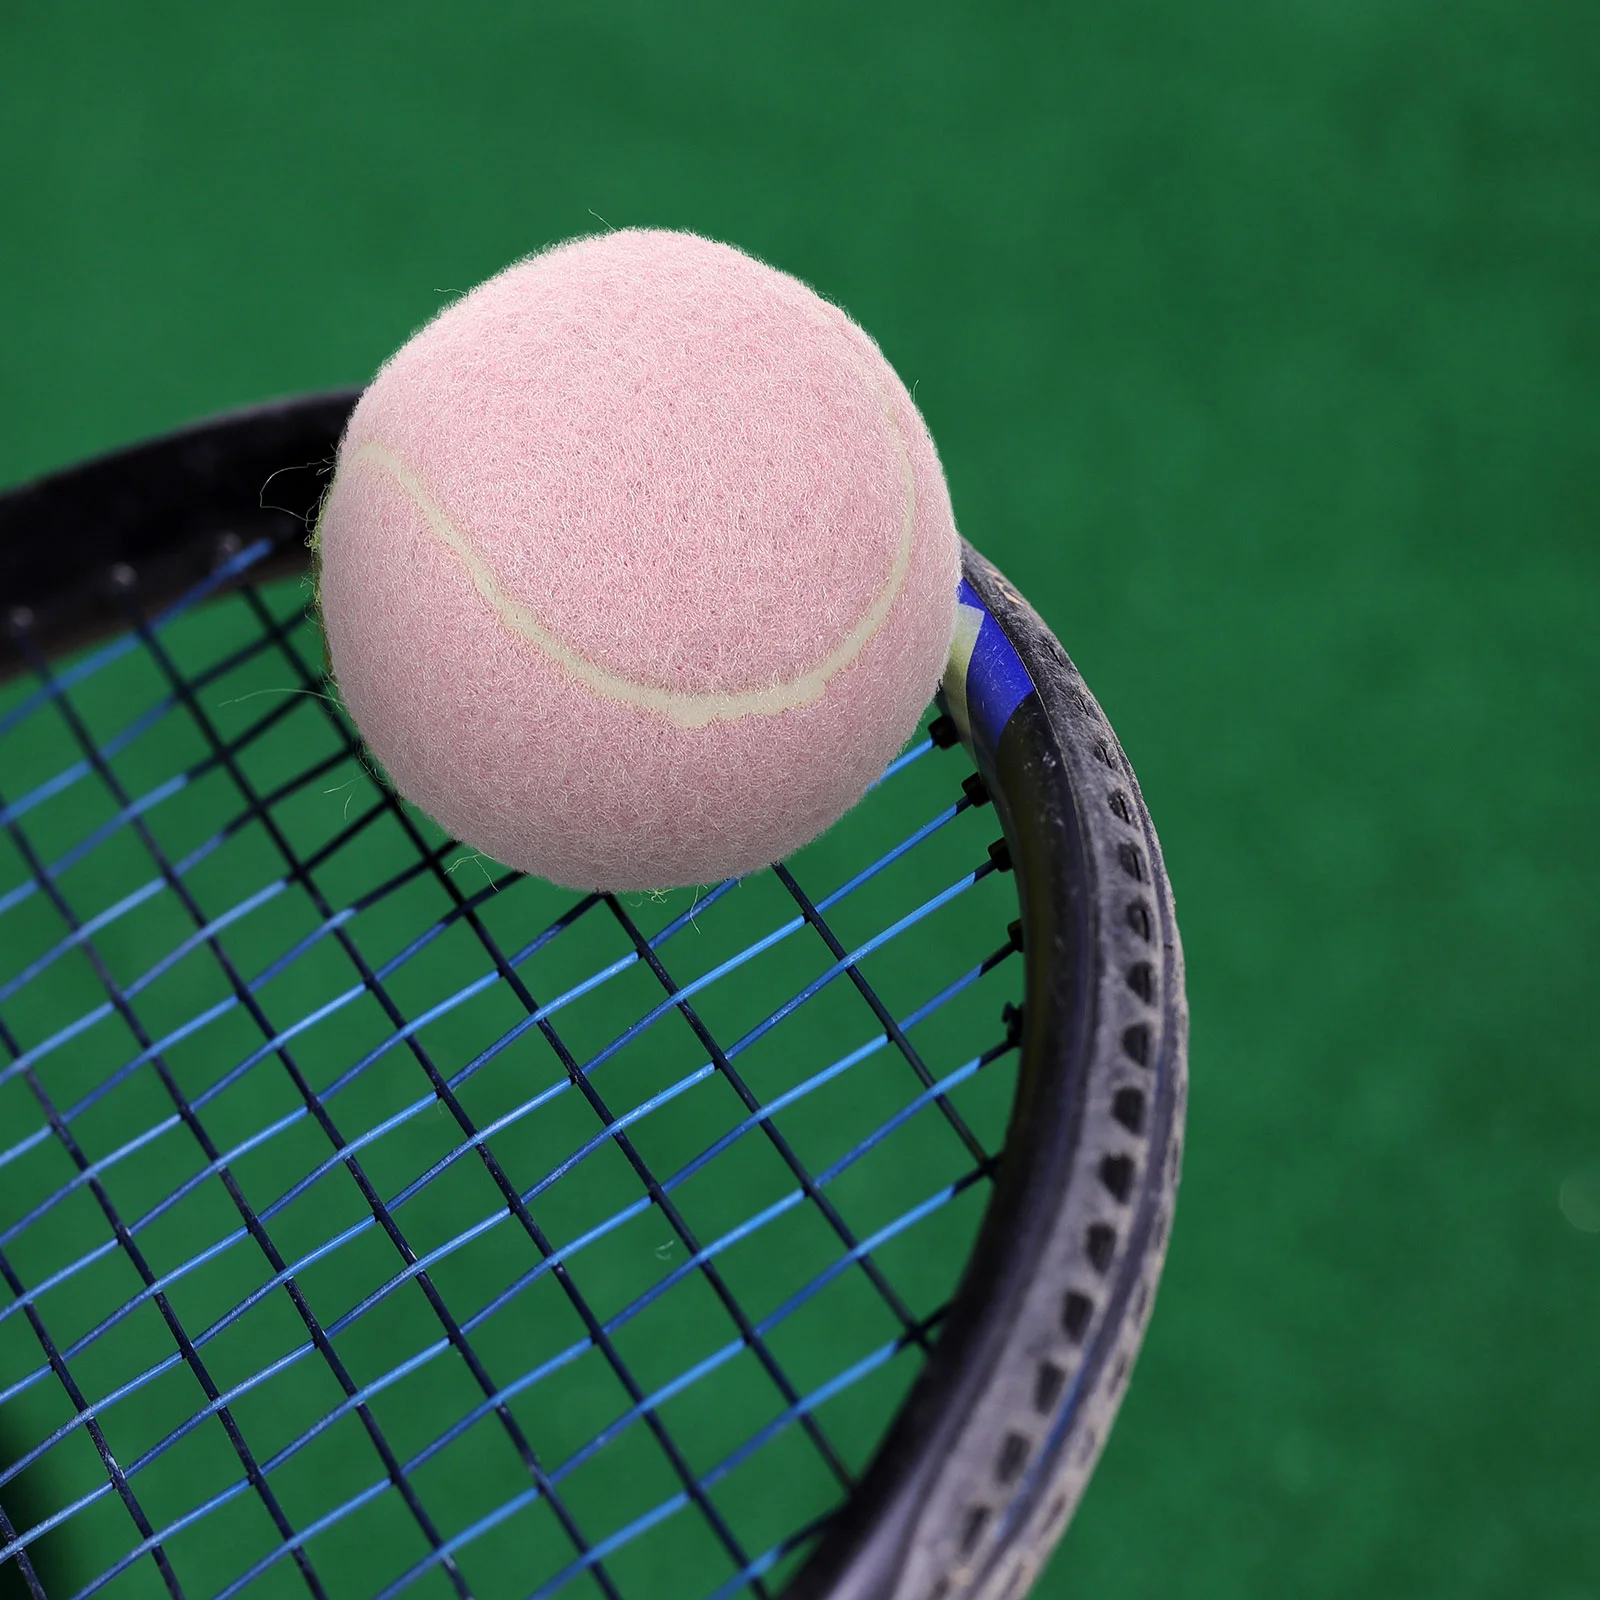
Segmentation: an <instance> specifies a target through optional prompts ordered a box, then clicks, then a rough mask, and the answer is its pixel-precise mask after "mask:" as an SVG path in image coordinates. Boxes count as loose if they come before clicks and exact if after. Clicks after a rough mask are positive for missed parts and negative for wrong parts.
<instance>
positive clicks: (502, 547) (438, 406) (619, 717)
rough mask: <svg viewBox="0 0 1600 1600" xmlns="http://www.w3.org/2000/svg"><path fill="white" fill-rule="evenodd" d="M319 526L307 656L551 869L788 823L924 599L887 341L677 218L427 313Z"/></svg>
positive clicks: (386, 383)
mask: <svg viewBox="0 0 1600 1600" xmlns="http://www.w3.org/2000/svg"><path fill="white" fill-rule="evenodd" d="M319 546H320V557H321V602H322V609H323V618H324V625H325V628H326V631H327V637H328V645H329V652H330V656H331V660H332V665H333V670H334V675H335V678H336V680H337V682H338V685H339V689H340V692H341V694H342V696H343V698H344V700H345V703H346V704H347V706H348V707H349V709H350V711H351V714H352V715H353V716H354V718H355V720H356V722H357V724H358V726H359V727H360V729H361V732H362V734H363V737H364V738H365V739H366V741H367V743H368V745H369V747H370V749H371V750H372V752H373V754H374V755H375V756H376V757H377V759H378V760H379V761H380V762H381V763H382V764H383V766H384V767H385V768H386V769H387V770H388V772H389V774H390V776H391V777H392V779H393V780H394V782H395V784H396V786H397V787H398V788H399V790H400V791H401V793H402V794H404V795H405V796H406V797H407V798H409V799H411V800H413V801H415V802H416V803H417V804H418V805H420V806H422V807H423V808H424V809H425V810H427V811H429V812H431V813H432V814H433V815H434V816H435V817H436V818H437V819H438V820H439V821H440V822H441V823H443V824H444V825H445V826H446V827H447V828H449V829H450V830H451V831H452V832H454V833H456V834H457V835H458V836H459V837H461V838H462V839H464V840H465V841H467V842H468V843H470V844H472V845H473V846H475V847H476V848H478V849H480V850H483V851H484V852H485V853H487V854H489V855H491V856H494V857H496V858H498V859H499V860H502V861H504V862H506V863H508V864H510V865H513V866H517V867H521V868H524V869H525V870H528V871H531V872H535V873H538V874H541V875H542V876H545V877H548V878H551V879H554V880H555V881H557V882H559V883H563V884H568V885H572V886H574V887H581V888H612V889H622V888H657V887H668V886H673V885H678V884H690V883H708V882H713V881H716V880H717V879H720V878H722V877H726V876H730V875H733V874H737V873H741V872H746V871H749V870H752V869H754V868H756V867H759V866H761V865H764V864H765V863H766V862H768V861H771V860H775V859H778V858H780V857H782V856H783V855H786V854H788V853H789V852H791V851H793V850H795V849H797V848H798V847H799V846H800V845H802V844H804V843H806V842H807V841H808V840H810V839H811V838H814V837H815V836H816V834H818V833H819V832H821V831H822V830H823V829H824V828H826V827H827V826H828V825H829V824H830V823H831V822H833V821H835V820H836V819H837V818H838V817H839V816H840V815H842V813H843V812H844V811H845V810H847V809H848V808H849V807H850V806H851V805H853V804H854V803H855V801H856V800H857V799H859V798H860V796H861V794H862V793H863V792H864V791H865V789H866V787H867V785H868V784H869V783H870V782H871V781H872V779H873V778H874V777H875V776H876V775H877V774H878V772H879V771H881V770H882V768H883V767H884V765H885V764H886V763H887V762H888V761H889V760H891V759H892V758H893V756H894V755H895V754H896V752H897V751H898V750H899V749H900V747H901V746H902V745H903V744H904V742H905V740H906V739H907V738H908V737H909V736H910V734H911V733H912V731H913V730H914V728H915V726H916V723H917V720H918V718H919V717H920V715H921V713H922V711H923V709H924V708H925V706H926V705H927V702H928V700H929V698H930V697H931V695H932V693H933V690H934V687H935V685H936V684H937V682H938V679H939V676H940V673H941V672H942V670H943V667H944V662H945V659H946V656H947V653H948V649H949V645H950V638H951V632H952V629H953V625H954V611H955V586H956V578H957V564H958V554H957V538H956V531H955V524H954V519H953V516H952V513H951V508H950V501H949V495H948V492H947V490H946V487H945V481H944V475H943V472H942V470H941V468H940V465H939V461H938V457H937V454H936V452H935V450H934V446H933V442H932V440H931V438H930V437H929V435H928V431H927V428H926V427H925V425H924V424H923V421H922V419H921V417H920V415H919V414H918V413H917V410H916V408H915V406H914V404H913V403H912V401H911V398H910V396H909V395H908V394H907V393H906V390H905V387H904V385H903V384H902V383H901V382H900V380H899V378H898V377H897V376H896V374H895V372H894V370H893V368H892V367H891V366H890V365H889V363H888V361H887V360H886V359H885V358H884V356H883V354H882V352H881V351H880V350H879V349H878V347H877V345H876V344H875V343H874V342H873V341H872V340H871V339H870V338H869V337H868V336H867V335H866V334H865V333H864V332H863V331H862V330H861V329H860V328H859V327H857V326H856V325H855V324H854V323H853V322H851V321H850V319H849V318H848V317H847V316H846V315H845V314H844V313H843V312H842V311H840V310H839V309H838V308H837V307H835V306H833V305H830V304H829V303H828V302H826V301H824V300H822V299H821V298H820V297H819V296H817V295H816V294H815V293H814V292H813V291H812V290H811V289H809V288H807V287H806V286H805V285H804V284H802V283H800V282H799V281H798V280H797V279H795V278H792V277H790V276H788V275H787V274H784V273H781V272H778V271H776V270H775V269H773V268H771V267H769V266H766V265H765V264H763V263H761V262H759V261H756V260H755V259H753V258H752V257H750V256H748V255H745V254H743V253H742V252H740V251H738V250H735V249H733V248H731V247H729V246H727V245H722V244H716V243H713V242H711V241H709V240H706V239H702V238H699V237H697V236H695V235H692V234H685V233H671V232H662V231H654V230H629V231H624V232H617V233H611V234H606V235H600V236H595V237H590V238H584V239H579V240H576V241H573V242H571V243H568V244H565V245H561V246H558V247H556V248H554V249H552V250H550V251H547V252H545V253H544V254H542V255H540V256H537V257H534V258H532V259H531V260H528V261H524V262H521V263H519V264H518V265H516V266H513V267H511V268H509V269H508V270H506V271H505V272H502V273H501V274H499V275H498V276H497V277H495V278H492V279H490V280H489V281H488V282H487V283H485V284H483V285H481V286H480V287H479V288H477V289H476V290H474V291H473V292H472V293H470V294H469V295H467V296H466V297H465V298H463V299H462V300H460V301H458V302H457V303H455V304H454V305H452V306H450V307H448V308H447V309H446V310H445V311H443V312H441V313H440V315H439V316H438V317H436V318H435V319H434V320H433V321H432V322H431V323H429V324H428V325H427V326H426V327H424V328H423V329H422V330H421V331H420V332H419V333H418V334H417V335H416V336H415V337H414V338H413V339H412V340H411V341H410V342H409V343H408V344H406V345H405V346H404V347H403V348H402V349H401V350H400V351H399V352H398V353H397V354H396V355H395V356H394V357H393V358H392V359H391V360H390V361H389V362H388V363H386V365H385V366H384V367H383V369H382V370H381V371H380V372H379V374H378V376H377V377H376V379H375V380H374V381H373V383H372V385H371V386H370V387H369V388H368V390H367V392H366V393H365V395H364V396H363V397H362V399H361V401H360V403H359V405H358V406H357V407H356V410H355V412H354V414H353V415H352V417H351V420H350V424H349V427H348V429H347V430H346V434H345V437H344V439H343V441H342V443H341V446H340V452H339V460H338V467H337V471H336V474H335V478H334V483H333V486H332V488H331V490H330V492H329V495H328V499H327V502H326V504H325V506H324V508H323V513H322V519H321V523H320V526H319Z"/></svg>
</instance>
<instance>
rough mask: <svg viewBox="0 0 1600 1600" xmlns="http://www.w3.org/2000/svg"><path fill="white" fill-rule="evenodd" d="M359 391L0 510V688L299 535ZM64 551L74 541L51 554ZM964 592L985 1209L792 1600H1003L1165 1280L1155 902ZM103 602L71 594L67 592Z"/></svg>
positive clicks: (1053, 701) (302, 402)
mask: <svg viewBox="0 0 1600 1600" xmlns="http://www.w3.org/2000/svg"><path fill="white" fill-rule="evenodd" d="M358 394H359V391H357V390H339V391H333V392H329V393H323V394H314V395H309V396H306V397H304V398H300V399H291V400H286V401H280V402H274V403H270V404H267V405H263V406H257V407H252V408H249V409H247V410H242V411H238V412H233V413H230V414H227V415H224V416H222V417H218V418H213V419H211V420H209V421H205V422H201V423H199V424H196V425H194V426H192V427H189V428H185V429H183V430H180V431H179V432H176V433H173V434H168V435H165V436H162V437H159V438H157V439H154V440H151V441H148V442H145V443H142V444H136V445H133V446H130V447H128V448H126V449H123V450H119V451H116V452H113V453H111V454H109V455H105V456H101V457H98V458H96V459H94V460H92V461H89V462H86V463H84V464H83V465H81V466H77V467H73V468H69V469H67V470H65V471H61V472H57V473H53V474H51V475H50V476H48V477H44V478H41V479H38V480H36V481H35V482H33V483H29V484H24V485H21V486H20V487H18V488H15V489H12V490H10V491H8V492H6V493H4V494H0V624H3V628H4V635H3V636H0V680H3V679H4V678H6V677H8V676H10V675H12V674H13V673H14V672H15V671H17V670H18V669H19V668H20V666H21V665H22V657H21V653H20V652H19V651H17V650H16V649H15V648H14V646H13V643H12V640H13V639H14V638H15V635H16V634H17V633H19V632H22V631H26V632H28V633H29V634H31V636H32V639H33V642H34V643H35V644H36V645H37V646H39V647H40V648H43V649H44V650H46V651H47V652H49V653H52V654H54V653H60V652H62V651H65V650H70V649H73V648H75V647H78V646H81V645H84V644H87V643H90V642H92V641H93V640H94V639H95V638H97V637H100V636H102V635H104V634H105V633H106V632H108V631H112V630H114V629H116V628H117V627H118V626H119V625H120V618H121V615H122V613H121V609H120V606H119V604H118V593H117V591H118V590H119V589H128V588H132V587H137V589H138V592H139V594H140V598H141V600H142V602H143V603H144V604H145V606H146V607H148V608H150V609H152V610H153V609H155V608H158V607H159V606H160V605H161V604H162V603H163V602H165V601H167V600H169V599H175V598H176V597H177V596H178V595H179V594H181V593H183V592H184V591H185V590H186V589H187V588H188V587H189V586H190V585H191V584H192V583H194V582H195V581H196V580H197V579H200V578H203V577H205V576H207V575H208V574H210V573H213V572H215V571H216V569H217V568H218V566H219V565H220V564H223V563H225V562H226V561H227V560H228V559H230V558H231V557H232V556H234V555H236V554H237V553H238V552H239V551H240V550H241V549H243V548H244V546H245V545H246V544H247V543H248V542H249V541H250V540H252V539H255V538H262V537H265V538H269V539H271V540H272V541H273V551H272V553H271V555H269V556H268V557H267V558H266V559H265V560H264V561H262V562H258V563H256V564H255V565H254V566H253V567H252V568H251V572H250V577H251V579H252V581H258V580H260V579H261V578H263V577H272V576H290V575H293V574H294V573H296V572H302V571H304V570H305V567H306V561H307V556H306V550H305V543H304V531H305V528H306V526H307V523H308V519H309V517H310V516H311V515H312V514H313V513H314V511H315V508H316V506H317V504H318V502H319V501H320V498H321V494H322V491H323V489H324V488H325V486H326V481H327V476H328V473H329V471H330V469H331V466H332V461H333V453H334V450H335V448H336V445H337V442H338V437H339V434H340V432H341V430H342V429H343V426H344V422H345V419H346V417H347V416H348V415H349V412H350V409H351V407H352V406H353V404H354V402H355V400H356V398H357V396H358ZM63 529H72V530H73V536H72V537H71V538H70V539H69V538H64V537H62V530H63ZM963 570H964V576H965V578H966V581H967V583H968V585H969V586H970V588H971V590H972V591H973V592H974V593H975V595H976V596H977V598H978V599H979V600H980V601H981V602H982V604H983V606H984V607H985V608H986V610H987V612H988V613H989V615H990V616H992V617H993V618H994V620H995V621H996V622H997V623H998V624H999V626H1000V628H1001V629H1002V631H1003V633H1004V635H1005V637H1006V640H1007V641H1008V642H1009V645H1010V648H1011V649H1012V650H1013V651H1014V652H1015V655H1016V657H1017V659H1018V660H1019V661H1020V663H1021V665H1022V667H1023V668H1024V669H1025V671H1026V673H1027V675H1028V678H1029V679H1030V680H1031V684H1032V690H1031V692H1029V693H1028V694H1026V695H1025V696H1024V697H1023V698H1022V699H1021V701H1020V702H1019V703H1018V704H1017V705H1016V707H1015V709H1014V710H1013V711H1012V712H1011V715H1010V716H1009V718H1008V719H1007V721H1006V722H1005V725H1004V727H1003V729H1001V730H999V731H998V737H994V738H990V737H988V736H986V730H985V729H984V728H983V727H982V726H981V721H980V719H974V723H973V727H972V729H971V732H970V749H971V753H972V755H973V758H974V760H975V762H976V764H977V766H978V770H979V772H980V774H981V775H982V777H983V779H984V781H985V784H986V786H987V787H988V789H989V792H990V795H991V798H992V799H993V801H994V805H995V809H996V812H997V813H998V815H999V818H1000V821H1001V825H1002V828H1003V831H1004V835H1005V840H1006V844H1007V848H1008V850H1009V854H1010V858H1011V865H1012V867H1013V869H1014V871H1015V875H1016V883H1017V891H1018V898H1019V902H1020V905H1021V912H1022V918H1021V920H1022V930H1023V957H1024V962H1025V970H1026V984H1025V1001H1024V1005H1023V1007H1022V1010H1021V1014H1020V1016H1019V1017H1018V1018H1016V1019H1015V1023H1016V1026H1017V1027H1018V1029H1019V1043H1020V1050H1021V1066H1020V1072H1019V1077H1018V1083H1017V1093H1016V1099H1015V1102H1014V1104H1013V1107H1012V1113H1011V1119H1010V1126H1009V1128H1008V1131H1007V1137H1006V1144H1005V1150H1004V1155H1003V1157H1002V1160H1001V1163H1000V1168H999V1171H998V1174H997V1178H996V1185H995V1191H994V1194H993V1196H992V1198H991V1201H990V1204H989V1207H988V1210H987V1212H986V1214H985V1217H984V1221H983V1224H982V1227H981V1229H980V1232H979V1235H978V1239H977V1241H976V1244H975V1246H974V1249H973V1253H972V1255H971V1257H970V1258H969V1260H968V1262H967V1264H966V1267H965V1269H964V1271H963V1274H962V1277H961V1280H960V1283H959V1286H958V1288H957V1290H956V1294H955V1296H954V1299H953V1300H952V1302H951V1306H950V1310H949V1313H948V1315H947V1317H946V1320H945V1324H944V1329H943V1332H942V1334H941V1337H940V1339H939V1342H938V1344H937V1345H936V1346H935V1348H934V1351H933V1353H932V1355H931V1356H930V1358H929V1360H928V1363H927V1365H926V1366H925V1367H924V1368H923V1370H922V1372H921V1373H920V1375H919V1376H918V1378H917V1380H916V1381H915V1383H914V1384H913V1387H912V1389H911V1392H910V1394H909V1395H908V1396H907V1398H906V1401H905V1403H904V1404H903V1406H902V1407H901V1410H900V1412H899V1414H898V1415H897V1417H896V1419H895V1421H894V1423H893V1424H892V1425H891V1427H890V1429H889V1432H888V1433H887V1435H886V1436H885V1438H884V1440H883V1441H882V1443H881V1444H880V1446H879V1448H878V1451H877V1453H876V1455H875V1456H874V1458H873V1460H872V1463H871V1464H870V1466H869V1467H868V1469H867V1471H866V1474H865V1475H864V1477H863V1478H862V1480H861V1482H860V1484H859V1485H858V1487H857V1489H856V1492H855V1493H854V1495H852V1497H851V1499H850V1500H849V1501H848V1502H847V1503H846V1505H845V1506H844V1507H842V1508H841V1510H840V1511H839V1512H838V1513H837V1514H836V1515H835V1516H834V1518H833V1519H832V1520H831V1522H830V1523H829V1524H828V1525H827V1526H826V1528H825V1529H824V1531H823V1533H822V1535H821V1538H820V1540H819V1542H818V1545H817V1547H816V1548H815V1549H814V1551H813V1552H812V1553H811V1555H810V1556H809V1557H808V1559H807V1560H806V1561H805V1563H804V1565H803V1566H802V1567H801V1569H800V1570H799V1572H798V1573H797V1575H796V1576H795V1578H794V1579H793V1581H792V1582H791V1583H790V1585H789V1587H788V1590H787V1593H786V1600H967V1597H972V1600H1015V1597H1016V1596H1018V1595H1020V1594H1021V1593H1022V1592H1023V1591H1024V1590H1025V1589H1026V1587H1027V1585H1028V1584H1029V1583H1030V1582H1031V1581H1032V1579H1033V1578H1034V1576H1035V1575H1036V1574H1037V1572H1038V1570H1039V1568H1040V1567H1041V1566H1042V1564H1043V1562H1044V1561H1045V1559H1046V1558H1047V1557H1048V1555H1049V1553H1050V1551H1051V1549H1052V1548H1053V1547H1054V1545H1055V1543H1056V1542H1057V1540H1058V1539H1059V1538H1060V1537H1061V1534H1062V1532H1063V1531H1064V1529H1065V1528H1066V1525H1067V1523H1068V1521H1069V1520H1070V1518H1071V1514H1072V1511H1073V1508H1074V1507H1075V1506H1076V1504H1077V1501H1078V1499H1079V1497H1080V1496H1081V1495H1082V1493H1083V1490H1084V1488H1085V1486H1086V1485H1087V1483H1088V1480H1089V1477H1090V1475H1091V1473H1092V1472H1093V1469H1094V1465H1095V1462H1096V1460H1097V1459H1098V1456H1099V1453H1100V1451H1101V1449H1103V1447H1104V1445H1105V1441H1106V1436H1107V1434H1108V1432H1109V1431H1110V1427H1111V1424H1112V1421H1113V1420H1114V1417H1115V1414H1116V1410H1117V1406H1118V1404H1119V1402H1120V1400H1121V1397H1122V1393H1123V1391H1124V1388H1125V1387H1126V1383H1127V1380H1128V1375H1129V1373H1130V1371H1131V1368H1132V1364H1133V1361H1134V1359H1135V1357H1136V1355H1137V1353H1138V1348H1139V1345H1140V1343H1141V1341H1142V1338H1143V1334H1144V1328H1145V1326H1146V1323H1147V1321H1148V1317H1149V1313H1150V1308H1151V1305H1152V1302H1153V1300H1154V1295H1155V1290H1156V1285H1157V1282H1158V1279H1159V1277H1160V1273H1161V1267H1162V1264H1163V1261H1164V1259H1165V1254H1166V1245H1167V1238H1168V1234H1169V1230H1170V1225H1171V1217H1172V1206H1173V1201H1174V1198H1175V1194H1176V1189H1177V1185H1178V1178H1179V1170H1180V1163H1181V1150H1182V1129H1183V1117H1184V1109H1185V1102H1186V1091H1187V1043H1188V1037H1187V1036H1188V1013H1187V1008H1186V1004H1185V999H1184V983H1183V956H1182V949H1181V946H1180V943H1179V939H1178V930H1177V924H1176V920H1175V917H1174V912H1173V904H1172V894H1171V890H1170V886H1169V884H1168V880H1167V876H1166V872H1165V868H1164V865H1163V861H1162V856H1161V850H1160V846H1159V844H1158V842H1157V839H1156V834H1155V830H1154V828H1153V826H1152V824H1151V821H1150V817H1149V814H1148V812H1147V811H1146V809H1145V806H1144V802H1143V798H1142V796H1141V794H1140V791H1139V786H1138V783H1137V781H1136V779H1135V778H1134V775H1133V771H1132V768H1131V767H1130V766H1129V764H1128V761H1127V758H1126V756H1125V755H1124V753H1123V751H1122V748H1121V746H1120V744H1119V743H1118V742H1117V739H1116V736H1115V734H1114V733H1113V732H1112V731H1111V728H1110V725H1109V723H1108V722H1107V721H1106V718H1105V716H1104V715H1103V713H1102V712H1101V711H1100V709H1099V707H1098V705H1097V704H1096V703H1095V700H1094V698H1093V697H1092V696H1091V695H1090V693H1089V691H1088V689H1087V688H1086V687H1085V686H1084V683H1083V681H1082V679H1081V677H1080V676H1079V674H1078V672H1077V670H1076V668H1075V667H1074V666H1073V665H1072V662H1071V660H1070V659H1069V658H1068V656H1067V653H1066V651H1065V650H1064V649H1063V648H1062V647H1061V645H1060V643H1059V642H1058V641H1057V640H1056V638H1055V636H1054V635H1053V634H1052V633H1051V631H1050V629H1049V628H1048V627H1046V625H1045V624H1044V622H1043V621H1042V620H1041V619H1040V618H1039V616H1038V614H1037V613H1036V612H1035V611H1034V610H1033V609H1032V608H1031V607H1030V606H1029V605H1028V604H1027V602H1026V601H1024V600H1023V599H1022V597H1021V596H1020V595H1019V594H1018V593H1017V592H1016V590H1015V589H1014V588H1013V587H1012V586H1011V585H1010V584H1009V583H1008V582H1007V581H1006V579H1005V578H1004V576H1003V575H1002V574H1001V573H1000V572H999V570H998V569H997V568H996V567H994V566H993V565H992V564H991V563H990V562H988V561H987V560H985V559H984V557H982V556H981V555H979V554H978V553H977V552H976V551H975V550H973V549H972V547H971V546H970V545H965V544H964V547H963ZM86 572H91V573H93V574H95V575H96V576H95V579H94V580H92V581H89V582H85V573H86Z"/></svg>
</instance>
